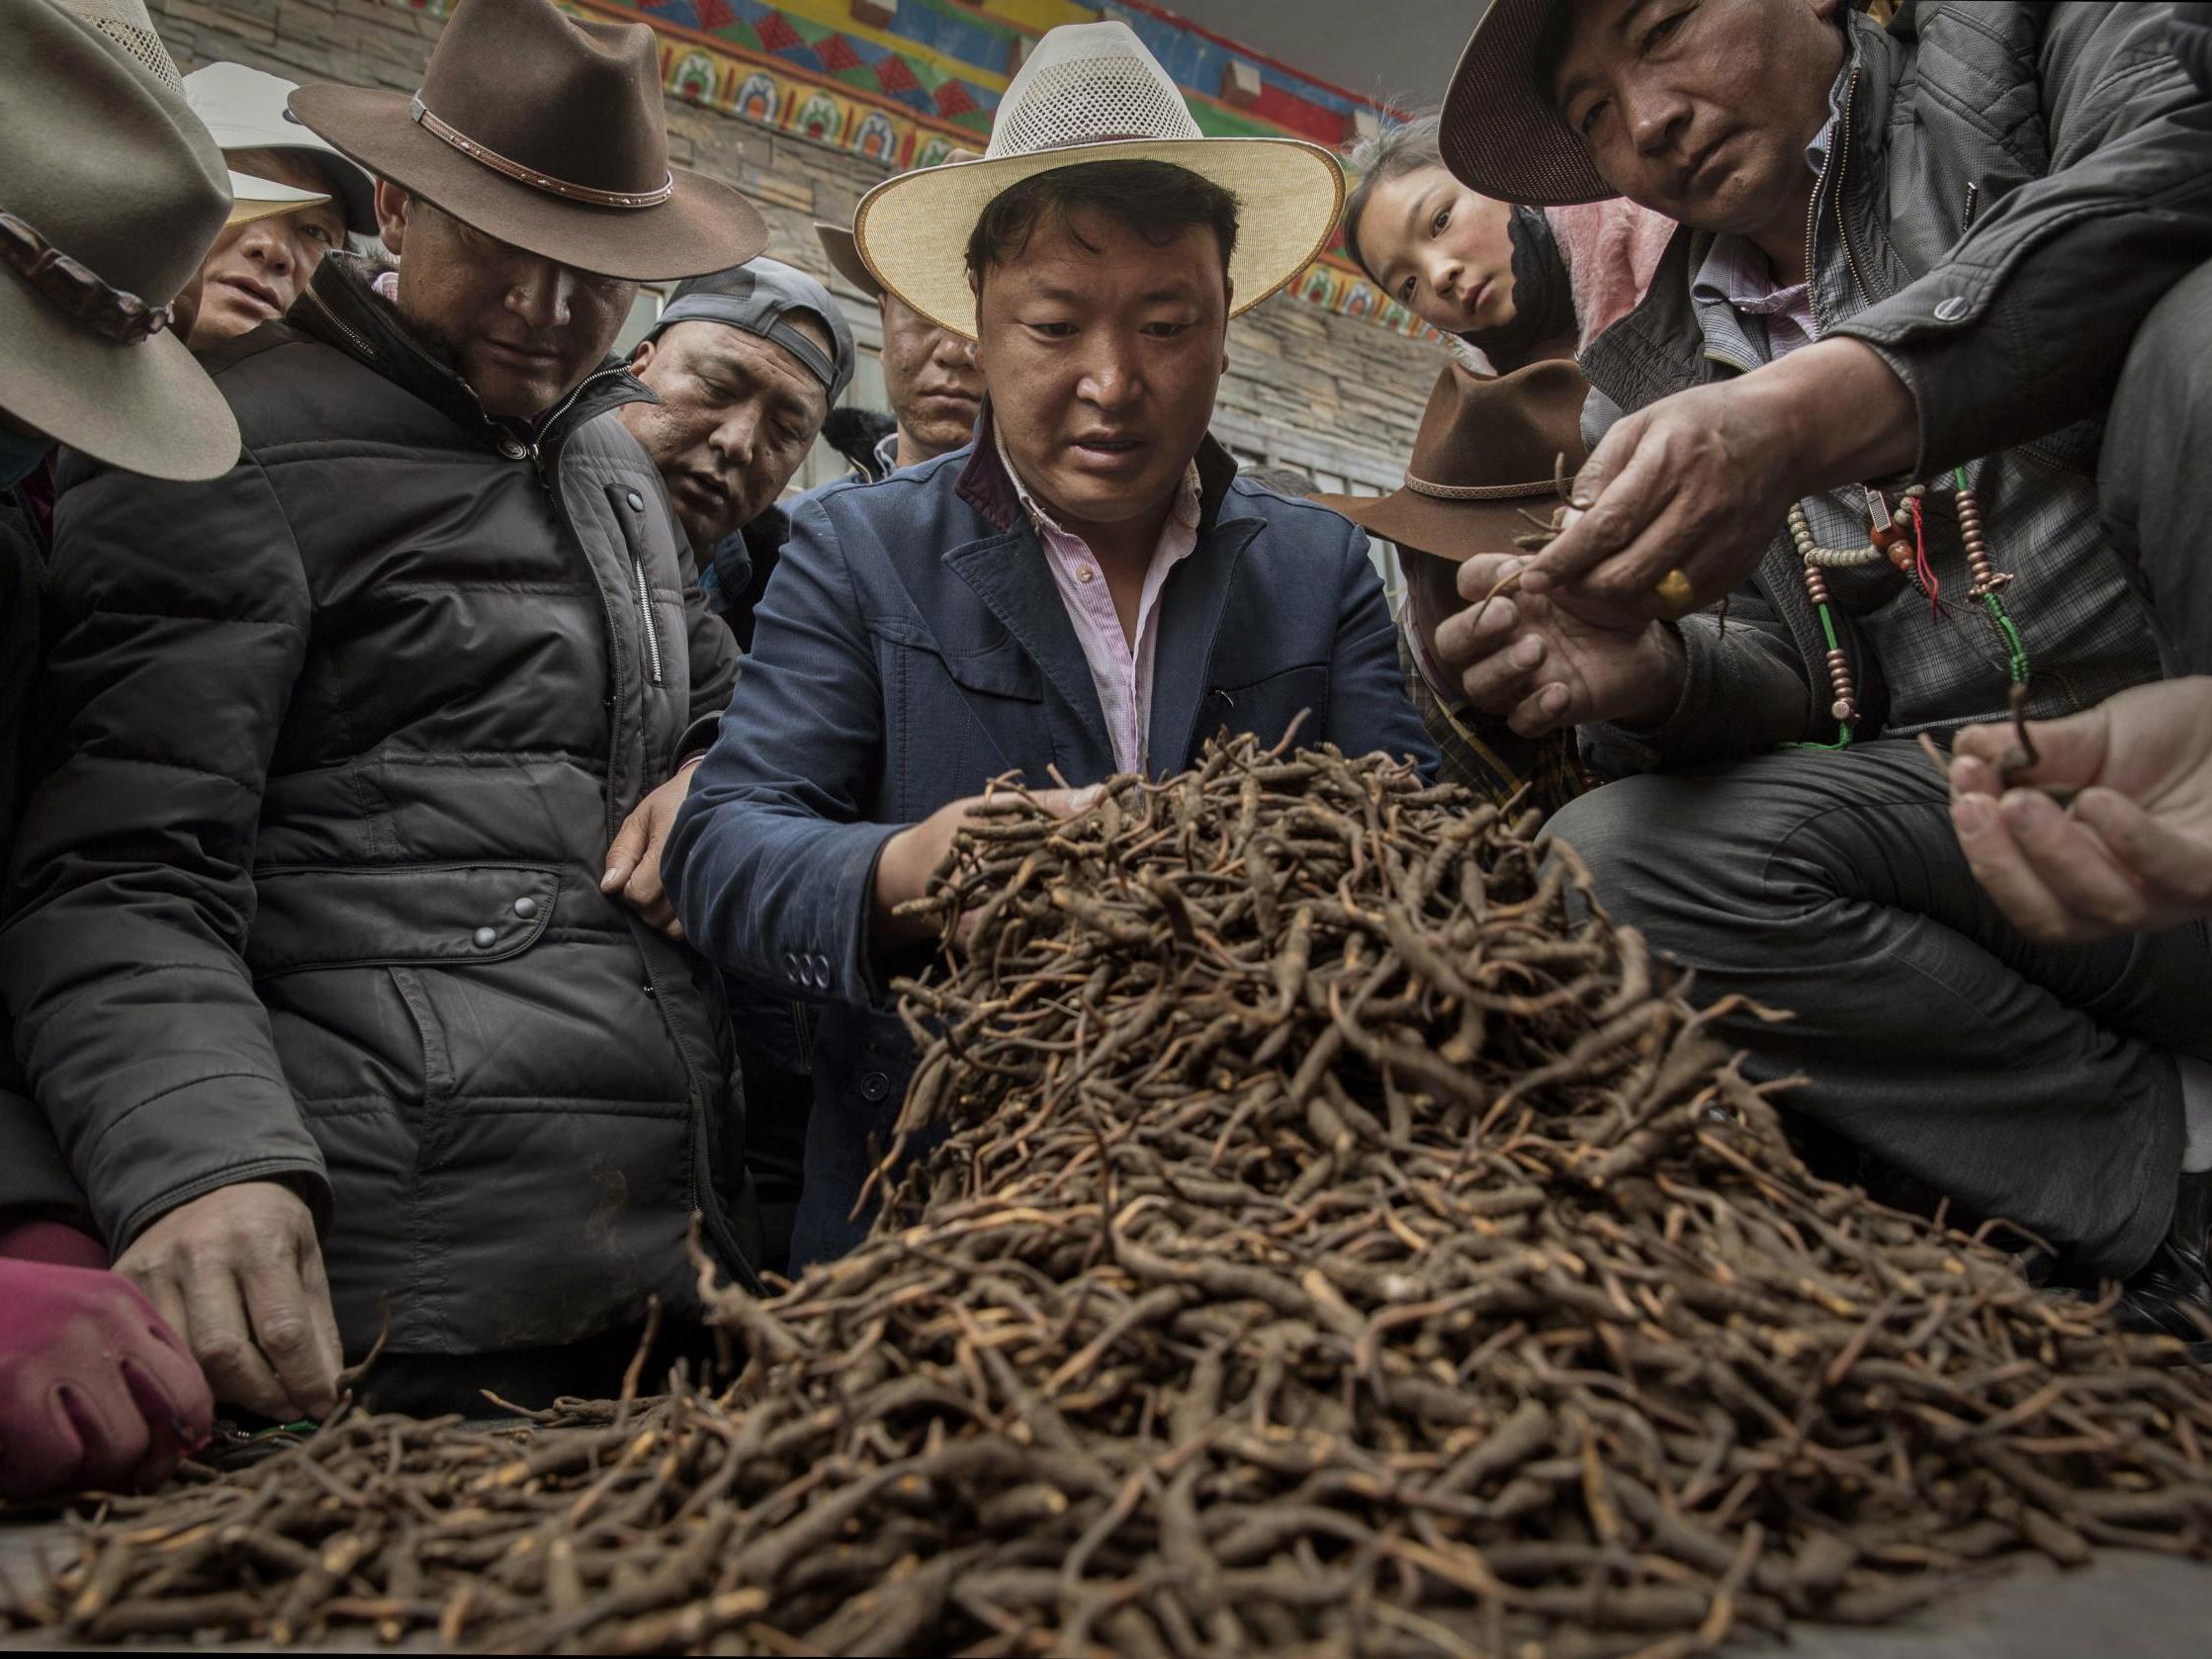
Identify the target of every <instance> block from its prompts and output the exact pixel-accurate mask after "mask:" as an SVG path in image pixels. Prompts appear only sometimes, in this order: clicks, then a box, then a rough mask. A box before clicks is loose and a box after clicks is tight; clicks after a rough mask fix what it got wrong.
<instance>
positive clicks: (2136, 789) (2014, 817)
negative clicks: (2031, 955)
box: [1950, 678, 2212, 942]
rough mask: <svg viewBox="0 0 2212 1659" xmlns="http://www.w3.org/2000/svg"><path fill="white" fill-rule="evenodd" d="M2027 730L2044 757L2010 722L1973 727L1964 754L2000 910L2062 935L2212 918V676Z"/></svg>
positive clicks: (1964, 807)
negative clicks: (2054, 791)
mask: <svg viewBox="0 0 2212 1659" xmlns="http://www.w3.org/2000/svg"><path fill="white" fill-rule="evenodd" d="M2026 731H2027V734H2028V736H2029V738H2030V740H2031V741H2032V742H2033V743H2034V746H2035V751H2036V752H2035V758H2034V760H2033V761H2032V762H2030V761H2029V760H2028V757H2027V756H2026V755H2025V754H2024V753H2019V752H2015V751H2016V750H2017V749H2018V739H2017V735H2016V733H2015V731H2014V729H2013V727H2012V726H2010V725H2009V724H2007V725H1998V726H1974V727H1969V728H1968V729H1967V730H1965V731H1964V732H1961V733H1960V734H1959V740H1958V744H1957V747H1956V748H1955V749H1954V751H1953V754H1952V760H1951V767H1950V775H1951V821H1952V823H1953V825H1954V826H1955V827H1956V828H1957V829H1958V833H1959V845H1960V847H1961V848H1962V849H1964V851H1965V853H1966V857H1967V862H1968V863H1969V864H1971V865H1972V866H1973V868H1974V874H1975V876H1976V878H1977V879H1978V880H1979V881H1980V882H1981V883H1982V885H1983V887H1984V888H1985V889H1986V890H1987V891H1988V892H1989V895H1990V897H1991V899H1993V900H1994V901H1995V902H1996V905H1997V908H1998V909H2000V910H2001V911H2003V912H2004V914H2005V915H2006V916H2008V917H2011V918H2012V920H2013V922H2014V923H2015V924H2017V925H2018V926H2019V928H2020V929H2021V931H2022V932H2025V933H2027V934H2030V935H2031V936H2033V937H2035V938H2038V939H2046V940H2050V941H2053V942H2062V941H2069V940H2083V939H2097V938H2104V937H2106V936H2108V935H2110V934H2113V933H2140V932H2152V931H2156V930H2157V929H2160V928H2164V927H2172V926H2176V925H2178V924H2180V923H2182V922H2185V921H2191V920H2195V919H2197V918H2200V917H2212V678H2196V679H2179V680H2167V681H2165V682H2163V683H2161V684H2158V685H2139V686H2136V687H2134V688H2133V689H2131V690H2128V691H2123V692H2121V693H2120V694H2119V695H2117V696H2116V697H2113V698H2111V699H2109V700H2108V701H2106V702H2103V703H2100V704H2098V705H2097V706H2096V707H2095V708H2093V709H2090V710H2088V711H2087V712H2086V713H2083V714H2078V715H2073V716H2070V717H2069V718H2068V719H2065V720H2055V721H2041V722H2036V723H2034V724H2032V725H2030V726H2029V727H2027V728H2026ZM2053 787H2057V788H2060V789H2065V790H2072V791H2075V792H2076V793H2075V795H2074V799H2073V803H2072V806H2071V808H2068V807H2063V806H2061V805H2060V804H2059V802H2058V801H2056V800H2054V799H2052V798H2051V796H2050V795H2049V794H2047V793H2046V791H2047V790H2049V789H2050V788H2053Z"/></svg>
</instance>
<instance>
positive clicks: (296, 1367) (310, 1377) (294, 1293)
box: [115, 1180, 340, 1421]
mask: <svg viewBox="0 0 2212 1659" xmlns="http://www.w3.org/2000/svg"><path fill="white" fill-rule="evenodd" d="M115 1270H116V1271H117V1272H119V1273H121V1274H123V1275H124V1276H125V1277H126V1278H128V1279H130V1280H131V1281H132V1282H133V1284H135V1285H137V1287H138V1288H139V1289H140V1290H142V1291H144V1292H145V1293H146V1296H147V1298H148V1299H149V1300H151V1301H152V1303H153V1305H154V1307H155V1308H156V1309H157V1310H159V1312H160V1314H161V1316H162V1318H164V1319H166V1320H167V1321H168V1322H169V1324H170V1326H171V1328H172V1329H174V1330H175V1331H176V1333H177V1335H178V1336H180V1337H182V1338H183V1339H184V1343H185V1346H186V1347H187V1348H189V1349H190V1350H191V1351H192V1354H193V1357H194V1358H196V1359H198V1360H199V1361H200V1365H201V1368H202V1369H203V1370H205V1371H206V1372H207V1374H208V1382H209V1384H210V1385H211V1386H212V1387H213V1388H214V1389H215V1394H216V1398H217V1399H219V1400H227V1401H229V1402H230V1403H232V1404H233V1405H240V1406H244V1407H245V1408H247V1409H248V1410H249V1411H256V1412H259V1413H260V1414H261V1415H262V1416H264V1417H273V1418H277V1419H279V1420H280V1421H291V1420H292V1419H295V1418H302V1417H323V1416H326V1415H327V1414H328V1413H329V1411H330V1408H331V1407H332V1406H334V1405H336V1404H337V1386H338V1368H339V1364H340V1359H339V1350H338V1322H337V1318H336V1316H335V1315H334V1314H333V1313H332V1312H331V1308H330V1286H329V1284H328V1282H327V1281H326V1280H325V1279H324V1277H323V1273H322V1252H321V1250H320V1249H319V1248H318V1247H317V1246H316V1244H315V1237H314V1219H313V1217H311V1216H310V1214H309V1213H308V1206H307V1205H306V1204H304V1203H302V1202H301V1201H300V1197H299V1195H298V1194H297V1193H295V1192H294V1191H293V1190H292V1188H290V1187H289V1186H286V1185H283V1184H282V1183H281V1182H278V1181H271V1180H245V1181H239V1182H237V1183H236V1184H235V1185H232V1186H220V1187H218V1188H216V1190H215V1191H213V1192H209V1193H205V1194H203V1195H202V1196H200V1197H198V1198H194V1199H192V1200H190V1201H189V1202H187V1203H183V1204H179V1205H178V1206H177V1207H176V1208H175V1209H173V1210H171V1211H170V1212H169V1213H168V1214H167V1215H164V1216H163V1217H161V1219H160V1220H158V1221H156V1222H155V1223H154V1224H153V1225H152V1226H150V1227H148V1228H147V1229H146V1230H145V1231H144V1232H142V1233H140V1234H139V1235H138V1236H137V1238H136V1239H135V1240H133V1242H132V1245H131V1248H130V1249H129V1250H126V1251H125V1252H124V1253H123V1255H122V1256H121V1257H119V1258H118V1259H117V1261H116V1266H115Z"/></svg>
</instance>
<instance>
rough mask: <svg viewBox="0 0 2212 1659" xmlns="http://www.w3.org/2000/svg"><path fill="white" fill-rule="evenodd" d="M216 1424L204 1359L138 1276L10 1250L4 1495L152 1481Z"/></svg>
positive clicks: (3, 1359) (0, 1271)
mask: <svg viewBox="0 0 2212 1659" xmlns="http://www.w3.org/2000/svg"><path fill="white" fill-rule="evenodd" d="M214 1421H215V1399H214V1397H213V1396H212V1395H210V1394H209V1392H208V1385H207V1382H206V1380H205V1379H204V1378H203V1377H202V1376H201V1375H200V1367H199V1366H198V1365H197V1364H195V1363H194V1362H193V1360H192V1356H191V1355H190V1354H188V1353H185V1351H184V1347H183V1345H182V1344H181V1343H179V1342H178V1341H177V1338H176V1334H175V1333H174V1332H173V1331H171V1330H170V1329H169V1327H168V1326H167V1324H165V1323H164V1322H163V1321H162V1318H161V1316H160V1315H159V1314H157V1313H155V1312H154V1311H153V1304H152V1303H150V1302H148V1301H147V1300H146V1299H145V1297H143V1296H142V1295H140V1294H139V1293H138V1287H137V1286H136V1285H134V1284H133V1283H132V1282H131V1281H130V1280H129V1279H126V1278H123V1277H121V1276H119V1275H118V1274H115V1273H111V1272H104V1271H99V1270H96V1269H93V1268H89V1267H73V1266H56V1265H54V1264H52V1263H50V1262H37V1261H22V1260H15V1259H0V1498H28V1497H33V1496H36V1495H38V1494H40V1493H45V1492H52V1491H55V1490H57V1489H59V1488H62V1487H89V1488H94V1489H99V1490H106V1491H118V1490H125V1489H129V1488H132V1487H139V1486H150V1485H152V1484H154V1483H155V1482H157V1481H160V1480H162V1479H165V1478H166V1477H167V1476H168V1474H169V1472H170V1471H171V1470H172V1469H174V1468H175V1467H176V1466H177V1459H178V1458H180V1457H182V1456H183V1455H184V1454H185V1453H186V1452H188V1451H193V1450H197V1449H198V1448H199V1447H200V1446H202V1445H204V1444H205V1443H207V1440H208V1436H209V1433H210V1432H211V1430H212V1428H213V1426H214Z"/></svg>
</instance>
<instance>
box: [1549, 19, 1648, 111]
mask: <svg viewBox="0 0 2212 1659" xmlns="http://www.w3.org/2000/svg"><path fill="white" fill-rule="evenodd" d="M1661 3H1662V0H1635V3H1634V4H1632V5H1628V6H1624V7H1622V8H1621V11H1620V15H1619V16H1617V17H1615V18H1614V20H1613V25H1612V28H1611V30H1610V31H1609V33H1611V34H1612V35H1614V36H1615V37H1617V38H1619V39H1624V40H1625V39H1626V38H1627V37H1628V36H1630V35H1632V34H1634V33H1635V32H1636V30H1635V25H1636V20H1637V18H1639V17H1641V16H1642V15H1643V14H1644V13H1645V12H1648V11H1649V10H1650V9H1651V8H1652V7H1653V6H1656V5H1659V4H1661ZM1588 78H1589V77H1588V76H1586V75H1568V76H1565V77H1564V78H1562V79H1561V80H1560V81H1559V83H1558V85H1557V86H1556V87H1555V88H1553V90H1552V94H1551V107H1552V108H1553V109H1555V110H1558V111H1560V112H1562V113H1563V112H1564V111H1565V109H1566V107H1567V105H1569V104H1571V103H1572V102H1573V101H1574V95H1575V94H1576V93H1577V92H1580V91H1581V90H1582V87H1583V84H1584V83H1585V82H1586V81H1587V80H1588Z"/></svg>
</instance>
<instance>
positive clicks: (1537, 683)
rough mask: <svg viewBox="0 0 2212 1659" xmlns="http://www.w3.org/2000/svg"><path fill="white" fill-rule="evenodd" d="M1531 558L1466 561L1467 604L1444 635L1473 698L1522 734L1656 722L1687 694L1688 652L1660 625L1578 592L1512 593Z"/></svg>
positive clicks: (1450, 662)
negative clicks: (1510, 580) (1504, 583)
mask: <svg viewBox="0 0 2212 1659" xmlns="http://www.w3.org/2000/svg"><path fill="white" fill-rule="evenodd" d="M1527 563H1528V561H1527V560H1526V559H1524V558H1521V557H1517V556H1505V555H1478V556H1477V557H1475V558H1473V559H1470V560H1468V561H1467V562H1466V563H1465V564H1464V565H1462V566H1460V596H1461V597H1462V598H1465V599H1467V600H1468V601H1470V602H1469V604H1468V606H1467V608H1466V609H1465V610H1463V611H1460V612H1459V613H1458V614H1456V615H1454V616H1450V617H1447V618H1445V620H1444V621H1443V622H1442V623H1440V624H1439V625H1438V627H1437V631H1436V647H1437V654H1438V655H1440V656H1442V657H1443V658H1444V660H1445V663H1446V665H1447V666H1449V667H1452V668H1455V669H1457V670H1459V672H1460V684H1461V685H1463V686H1464V687H1465V688H1466V694H1467V700H1468V701H1469V702H1471V703H1473V704H1474V706H1475V707H1476V708H1478V709H1480V710H1482V711H1483V713H1485V714H1490V715H1496V716H1498V717H1500V718H1502V719H1503V720H1504V721H1505V723H1506V724H1507V725H1508V726H1510V727H1511V728H1512V729H1513V730H1514V731H1515V732H1518V733H1519V734H1520V735H1521V736H1522V737H1524V738H1537V737H1542V736H1543V735H1544V734H1545V733H1547V732H1551V731H1556V730H1557V729H1559V728H1561V727H1567V726H1579V725H1582V724H1584V723H1585V722H1588V721H1594V720H1619V721H1625V722H1627V723H1628V724H1630V725H1633V726H1655V725H1657V724H1658V723H1659V722H1660V721H1661V720H1664V719H1665V718H1666V717H1667V715H1668V714H1669V713H1671V712H1672V711H1673V709H1674V705H1675V703H1676V702H1677V701H1678V700H1679V699H1680V697H1681V694H1682V675H1683V671H1684V662H1683V655H1682V648H1681V645H1680V643H1679V642H1678V641H1676V640H1675V638H1674V636H1673V635H1672V634H1671V633H1670V632H1669V631H1668V630H1667V629H1666V628H1665V626H1664V625H1662V624H1660V623H1655V622H1650V621H1647V620H1645V619H1644V618H1643V617H1641V616H1638V615H1637V614H1635V613H1633V612H1630V611H1625V610H1621V609H1618V608H1615V607H1612V606H1608V605H1604V604H1599V603H1593V602H1590V601H1587V600H1584V599H1581V598H1580V597H1578V596H1577V595H1575V594H1574V593H1572V592H1561V591H1554V592H1551V593H1546V594H1531V593H1527V592H1505V593H1500V594H1498V595H1497V596H1496V597H1495V598H1491V599H1488V601H1487V603H1485V602H1484V600H1485V596H1486V595H1488V594H1489V593H1490V591H1491V589H1492V588H1494V587H1495V586H1496V585H1497V584H1498V582H1499V581H1501V580H1503V579H1505V578H1507V577H1509V576H1511V575H1512V574H1513V572H1514V571H1515V570H1517V569H1519V568H1522V567H1523V566H1525V565H1526V564H1527Z"/></svg>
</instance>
